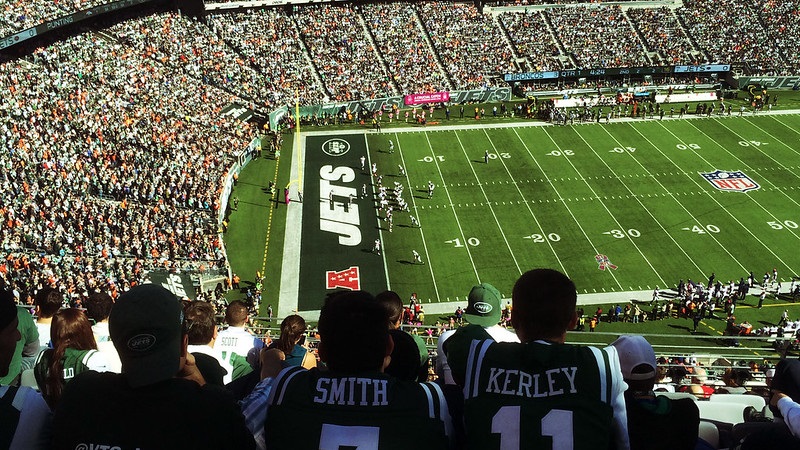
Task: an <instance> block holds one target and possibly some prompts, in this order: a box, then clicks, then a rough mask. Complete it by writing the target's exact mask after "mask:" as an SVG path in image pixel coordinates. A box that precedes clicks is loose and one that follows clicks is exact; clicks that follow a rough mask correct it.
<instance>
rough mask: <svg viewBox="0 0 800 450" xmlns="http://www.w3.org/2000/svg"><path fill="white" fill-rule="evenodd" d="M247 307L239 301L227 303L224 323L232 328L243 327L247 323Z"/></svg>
mask: <svg viewBox="0 0 800 450" xmlns="http://www.w3.org/2000/svg"><path fill="white" fill-rule="evenodd" d="M247 318H248V315H247V305H245V304H244V302H243V301H241V300H234V301H232V302H230V303H228V308H227V309H226V310H225V322H227V323H228V325H230V326H232V327H243V326H244V324H245V323H246V322H247Z"/></svg>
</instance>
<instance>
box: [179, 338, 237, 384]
mask: <svg viewBox="0 0 800 450" xmlns="http://www.w3.org/2000/svg"><path fill="white" fill-rule="evenodd" d="M188 350H189V353H202V354H204V355H208V356H211V357H213V358H214V359H216V360H217V362H219V365H220V366H222V368H223V369H225V370H226V371H227V372H228V373H226V374H225V376H224V377H222V384H228V383H230V382H231V381H232V380H233V366H231V365H230V363H228V362H227V361H225V359H224V358H223V357H222V352H220V351H219V350H217V349H216V348H214V347H209V346H208V345H189V348H188Z"/></svg>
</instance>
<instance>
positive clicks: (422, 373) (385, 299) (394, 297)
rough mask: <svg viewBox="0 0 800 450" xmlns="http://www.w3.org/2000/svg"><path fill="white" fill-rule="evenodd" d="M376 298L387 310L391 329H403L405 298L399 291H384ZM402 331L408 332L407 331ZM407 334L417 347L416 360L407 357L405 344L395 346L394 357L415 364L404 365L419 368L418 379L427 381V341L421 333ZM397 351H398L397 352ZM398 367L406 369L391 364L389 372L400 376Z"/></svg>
mask: <svg viewBox="0 0 800 450" xmlns="http://www.w3.org/2000/svg"><path fill="white" fill-rule="evenodd" d="M375 300H376V301H377V302H378V303H380V304H381V305H382V306H383V308H384V309H385V310H386V314H387V316H388V322H389V330H390V331H391V330H399V331H402V330H401V325H402V323H403V313H404V309H403V300H402V299H401V298H400V296H399V295H398V294H397V292H394V291H383V292H381V293H380V294H378V295H376V296H375ZM416 305H417V303H416V300H414V307H416ZM402 332H403V333H406V332H405V331H402ZM406 334H408V335H409V336H410V337H411V340H412V341H413V342H414V345H415V348H416V349H417V351H416V356H417V357H416V359H415V360H409V359H405V357H406V356H408V355H406V354H405V352H406V350H407V349H406V348H405V346H395V351H393V352H392V358H395V357H397V358H404V359H405V360H406V361H407V362H409V363H412V364H411V365H413V368H411V367H405V366H404V367H405V369H408V370H410V371H412V370H414V368H415V369H416V370H417V375H418V377H417V379H416V381H420V382H422V381H425V380H426V379H427V377H428V359H429V357H428V347H427V345H426V344H425V341H423V340H422V338H421V337H420V336H419V335H416V334H411V333H406ZM392 337H395V333H392ZM398 339H402V340H403V341H406V340H407V339H405V338H403V337H398ZM395 343H397V342H395ZM395 352H398V353H397V354H395ZM401 353H402V355H401ZM396 369H397V370H405V369H398V368H397V367H396V365H395V364H391V367H390V368H387V373H389V374H390V375H395V376H398V375H397V373H396V372H394V370H396ZM398 378H403V377H401V376H398Z"/></svg>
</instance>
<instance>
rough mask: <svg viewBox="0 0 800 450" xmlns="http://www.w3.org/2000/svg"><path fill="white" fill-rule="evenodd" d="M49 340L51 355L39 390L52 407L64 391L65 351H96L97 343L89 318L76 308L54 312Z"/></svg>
mask: <svg viewBox="0 0 800 450" xmlns="http://www.w3.org/2000/svg"><path fill="white" fill-rule="evenodd" d="M50 340H51V341H52V343H53V353H52V354H51V355H50V361H49V364H48V367H47V378H46V380H45V385H44V386H41V389H42V394H43V395H44V397H45V399H46V400H47V402H48V404H50V405H51V407H52V406H53V405H55V404H56V403H58V400H59V399H61V394H62V392H63V389H64V364H63V362H62V359H63V358H64V354H65V353H66V351H67V349H68V348H71V349H74V350H97V343H96V342H95V340H94V334H92V326H91V324H89V318H87V317H86V314H85V313H84V312H83V311H81V310H80V309H77V308H66V309H61V310H59V311H56V313H55V315H53V324H52V325H51V326H50Z"/></svg>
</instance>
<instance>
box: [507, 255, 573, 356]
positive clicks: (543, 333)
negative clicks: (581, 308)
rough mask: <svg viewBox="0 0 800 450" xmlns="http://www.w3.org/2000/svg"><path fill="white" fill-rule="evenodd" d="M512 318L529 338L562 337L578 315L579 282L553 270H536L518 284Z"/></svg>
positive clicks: (527, 273) (521, 277) (523, 276)
mask: <svg viewBox="0 0 800 450" xmlns="http://www.w3.org/2000/svg"><path fill="white" fill-rule="evenodd" d="M511 296H512V297H511V298H512V301H513V304H512V310H511V321H512V324H513V325H514V328H515V329H516V330H517V331H518V332H519V331H520V330H522V331H523V332H524V335H525V339H526V340H536V339H549V338H554V337H557V336H561V335H562V334H564V332H565V331H566V330H567V327H568V326H569V323H570V321H571V320H572V318H573V316H574V315H575V306H576V304H577V301H578V293H577V290H576V288H575V283H573V282H572V280H570V279H569V278H568V277H567V276H566V275H564V274H563V273H561V272H558V271H556V270H552V269H534V270H530V271H528V272H525V273H524V274H522V276H520V277H519V279H518V280H517V282H516V283H515V284H514V290H513V292H512V294H511Z"/></svg>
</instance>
